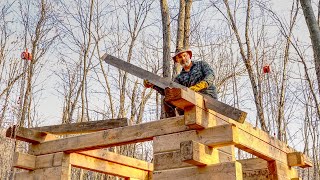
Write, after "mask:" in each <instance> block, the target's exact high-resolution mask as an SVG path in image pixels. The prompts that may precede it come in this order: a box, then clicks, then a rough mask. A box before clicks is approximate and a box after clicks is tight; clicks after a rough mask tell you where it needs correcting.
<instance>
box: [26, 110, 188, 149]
mask: <svg viewBox="0 0 320 180" xmlns="http://www.w3.org/2000/svg"><path fill="white" fill-rule="evenodd" d="M189 129H190V128H189V127H187V126H186V125H184V120H183V116H179V117H174V118H168V119H162V120H159V121H153V122H148V123H143V124H138V125H134V126H127V127H121V128H115V129H109V130H105V131H98V132H94V133H90V134H85V135H80V136H74V137H69V138H64V139H58V140H54V141H47V142H44V143H41V144H37V145H31V146H30V154H34V155H41V154H50V153H55V152H62V151H65V152H69V153H70V152H79V151H85V150H93V149H101V148H104V147H112V146H119V145H124V144H129V143H136V142H143V141H149V140H152V138H153V137H154V136H159V135H165V134H170V133H176V132H182V131H186V130H189Z"/></svg>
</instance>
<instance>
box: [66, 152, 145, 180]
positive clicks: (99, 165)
mask: <svg viewBox="0 0 320 180" xmlns="http://www.w3.org/2000/svg"><path fill="white" fill-rule="evenodd" d="M70 164H71V165H72V166H74V167H78V168H82V169H87V170H91V171H96V172H100V173H105V174H110V175H115V176H120V177H131V178H135V179H140V180H148V178H149V173H148V171H143V170H141V169H136V168H133V167H129V166H124V165H120V164H117V163H113V162H108V161H104V160H101V159H98V158H94V157H91V156H86V155H82V154H76V153H71V154H70Z"/></svg>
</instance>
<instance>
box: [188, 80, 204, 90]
mask: <svg viewBox="0 0 320 180" xmlns="http://www.w3.org/2000/svg"><path fill="white" fill-rule="evenodd" d="M207 87H208V83H207V82H206V81H200V82H199V83H198V84H196V85H194V86H191V87H189V88H190V89H191V90H192V91H195V92H198V91H201V90H202V89H205V88H207Z"/></svg>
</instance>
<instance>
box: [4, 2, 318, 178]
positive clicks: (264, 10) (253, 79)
mask: <svg viewBox="0 0 320 180" xmlns="http://www.w3.org/2000/svg"><path fill="white" fill-rule="evenodd" d="M0 10H1V11H0V128H1V130H0V132H1V136H0V152H1V154H0V179H5V178H6V177H7V176H8V174H9V172H10V171H11V163H12V155H13V152H14V151H15V150H19V151H26V150H27V149H26V146H25V145H24V144H20V143H18V144H17V146H16V147H15V146H14V144H15V141H13V140H9V139H7V138H5V137H4V132H5V129H6V128H7V127H8V126H11V125H14V124H19V125H20V126H24V127H36V126H41V125H44V124H45V125H49V124H61V123H73V122H83V121H95V120H102V119H113V118H122V117H127V118H128V119H129V124H130V125H132V124H139V123H142V122H146V121H154V120H157V119H160V118H161V117H162V114H161V95H159V94H157V93H156V92H155V91H154V90H151V89H146V88H144V86H143V83H142V79H139V78H137V77H134V76H131V75H130V74H128V73H126V72H123V71H120V70H118V69H116V68H114V67H112V66H109V65H107V64H106V63H104V62H103V61H102V60H101V59H100V58H99V57H102V56H103V54H104V53H106V52H107V53H109V54H112V55H114V56H116V57H119V58H121V59H123V60H126V61H127V62H130V63H133V64H135V65H137V66H139V67H142V68H144V69H146V70H148V71H150V72H153V73H155V74H158V75H160V76H163V77H168V78H171V77H174V76H175V75H176V74H177V73H178V72H179V70H180V67H176V66H174V65H173V62H172V60H171V58H170V57H171V55H172V54H173V53H174V52H175V51H176V50H177V49H180V48H190V49H192V50H193V54H194V55H193V60H204V61H206V62H208V63H209V64H210V65H211V66H212V67H213V68H214V70H215V73H216V78H215V84H216V86H217V89H218V97H219V100H220V101H222V102H225V103H227V104H229V105H232V106H234V107H237V108H239V109H241V110H244V111H246V112H248V118H247V121H248V122H250V123H252V124H253V125H255V126H257V127H259V128H261V129H263V130H264V131H266V132H268V133H269V134H270V135H272V136H274V137H275V138H278V139H280V140H282V141H285V142H287V143H288V144H289V145H290V146H291V147H294V148H295V149H297V150H299V151H301V152H304V153H305V154H308V155H309V156H310V157H311V159H312V160H313V163H314V166H313V168H309V169H306V170H304V171H301V172H300V174H301V178H303V179H312V180H313V179H320V159H319V158H320V157H319V156H320V137H319V134H320V129H319V128H320V126H319V122H320V107H319V106H320V103H319V101H320V88H319V85H320V30H319V24H320V1H319V0H317V1H316V0H311V2H310V1H309V0H285V1H282V0H281V1H276V0H234V1H231V0H230V1H228V0H193V1H192V0H180V1H178V0H176V1H168V0H160V1H156V0H109V1H105V0H58V1H56V0H38V1H33V0H13V1H12V0H1V1H0ZM26 49H28V52H29V53H31V54H32V59H31V60H24V59H22V58H21V57H20V54H21V53H22V52H23V51H26ZM266 66H269V67H270V68H271V71H270V72H269V73H264V71H263V68H264V67H266ZM49 114H50V115H49ZM151 143H152V142H148V143H138V144H135V145H130V146H122V147H117V148H114V149H111V150H112V151H116V152H118V153H121V154H124V155H127V156H131V157H135V158H139V159H143V160H147V161H151V160H152V145H151ZM238 156H239V157H238V158H242V157H243V156H246V154H245V153H242V152H239V153H238ZM73 173H74V179H108V178H110V177H108V176H106V175H101V174H97V173H93V172H88V171H85V170H80V169H74V171H73Z"/></svg>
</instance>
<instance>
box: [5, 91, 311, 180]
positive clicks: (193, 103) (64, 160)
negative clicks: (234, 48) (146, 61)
mask: <svg viewBox="0 0 320 180" xmlns="http://www.w3.org/2000/svg"><path fill="white" fill-rule="evenodd" d="M165 101H166V102H168V103H171V104H173V105H175V106H177V107H179V108H181V109H184V112H185V113H184V116H178V117H174V118H167V119H160V120H156V121H151V122H147V123H143V124H138V125H133V126H127V120H126V119H117V120H104V121H93V122H84V123H74V124H68V125H66V124H65V125H57V126H49V127H39V128H23V127H17V126H13V127H10V128H9V129H8V130H7V133H6V136H7V137H10V138H15V139H17V140H21V141H25V142H28V143H30V146H29V152H28V153H20V152H16V153H15V155H14V163H13V165H14V167H15V168H20V169H24V170H26V171H24V172H19V173H16V174H15V179H17V180H20V179H30V180H33V179H37V180H42V179H45V180H49V179H50V180H51V179H52V180H69V179H71V167H72V166H73V167H78V168H83V169H87V170H91V171H96V172H100V173H105V174H110V175H115V176H119V177H123V178H125V179H126V180H129V179H134V180H137V179H139V180H151V179H154V180H170V179H172V180H203V179H206V180H220V179H222V180H242V179H245V180H267V179H273V180H298V179H299V176H298V173H297V169H296V167H301V168H307V167H311V165H312V162H311V161H310V160H309V158H308V157H307V156H305V155H304V154H303V153H300V152H297V151H295V150H294V149H292V148H290V147H288V146H287V144H285V143H284V142H281V141H279V140H277V139H275V138H273V137H271V136H269V135H268V134H267V133H266V132H264V131H262V130H260V129H258V128H255V127H253V126H252V125H251V124H249V123H247V122H244V121H242V120H239V119H237V118H235V117H240V119H244V118H243V113H242V112H241V111H240V110H237V109H235V108H232V107H229V106H227V105H225V104H223V103H221V102H219V104H218V105H217V103H216V102H214V101H213V102H209V101H210V100H208V99H205V98H204V97H203V96H202V95H200V94H198V93H196V92H193V91H191V90H189V89H185V88H167V89H165ZM209 103H211V106H210V108H208V106H207V104H209ZM215 104H216V107H215V106H214V105H215ZM221 107H223V108H221ZM232 112H240V113H237V114H238V115H239V114H240V116H237V115H235V114H234V113H232ZM83 133H85V134H83ZM62 134H78V135H77V136H72V137H67V138H58V137H57V136H56V135H62ZM79 134H80V135H79ZM144 141H153V155H154V156H153V163H149V162H145V161H141V160H138V159H134V158H131V157H127V156H123V155H119V154H115V153H112V152H108V151H106V150H104V149H103V148H108V147H113V146H119V145H125V144H130V143H137V142H144ZM235 148H238V149H241V150H243V151H246V152H248V153H250V154H252V155H253V156H255V157H256V158H251V159H242V160H237V159H236V156H235Z"/></svg>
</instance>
